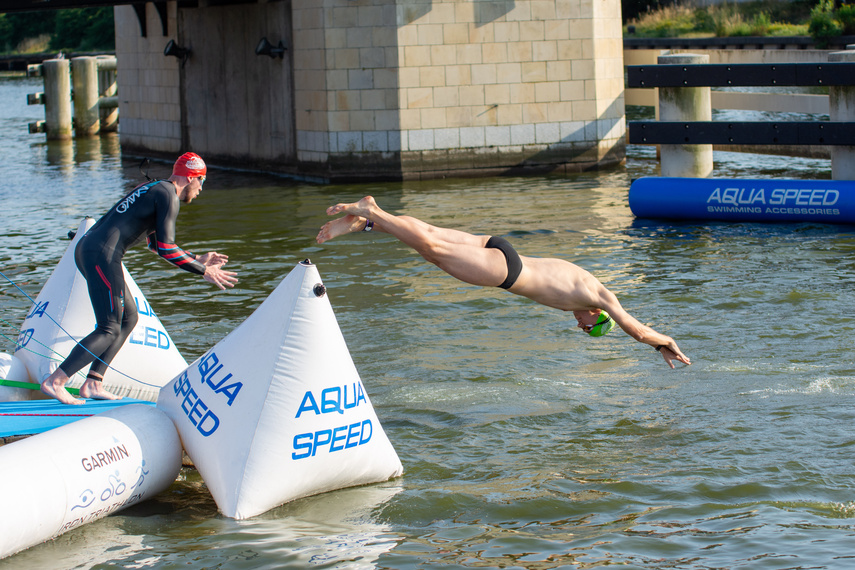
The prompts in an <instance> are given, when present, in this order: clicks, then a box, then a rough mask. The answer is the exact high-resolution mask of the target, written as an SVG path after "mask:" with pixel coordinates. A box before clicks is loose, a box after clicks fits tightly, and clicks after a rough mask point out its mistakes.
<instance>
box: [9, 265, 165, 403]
mask: <svg viewBox="0 0 855 570" xmlns="http://www.w3.org/2000/svg"><path fill="white" fill-rule="evenodd" d="M0 277H2V278H3V279H5V280H6V281H8V282H9V283H11V284H12V286H13V287H15V289H17V290H18V291H20V292H21V294H22V295H24V297H26V298H27V299H29V301H30V303H32V304H33V305H36V301H35V300H34V299H33V298H32V297H30V296H29V295H28V294H27V292H26V291H24V290H23V289H21V288H20V287H19V286H18V284H17V283H15V282H14V281H12V280H11V279H10V278H9V277H7V276H6V275H5V274H4V273H3V272H2V271H0ZM44 314H45V315H47V317H48V318H49V319H50V320H51V321H52V322H53V324H55V325H56V326H57V327H58V328H59V330H61V331H62V332H63V333H65V335H66V336H67V337H68V338H70V339H71V340H73V341H74V342H75V343H76V344H77V345H78V346H80V347H81V348H83V350H85V351H86V352H88V353H89V354H90V355H92V357H93V358H94V359H95V360H97V361H99V362H101V363H103V364H107V363H106V362H104V361H103V360H101V359H100V358H99V357H98V356H97V355H95V354H94V353H92V351H91V350H89V349H88V348H86V347H85V346H83V345H82V344H80V341H78V340H77V339H75V338H74V337H73V336H71V334H70V333H69V332H68V331H67V330H65V329H64V328H62V325H61V324H59V323H58V322H57V321H56V319H54V318H53V317H52V316H51V315H49V314H48V313H47V312H45V313H44ZM15 344H16V346H17V341H15ZM39 344H42V343H39ZM42 346H45V345H42ZM46 348H48V349H49V350H50V348H49V347H46ZM34 354H35V353H34ZM57 355H58V356H62V355H59V353H57ZM40 356H41V355H40ZM45 358H49V357H45ZM107 368H109V369H110V370H112V371H114V372H116V373H118V374H121V375H122V376H124V377H125V378H128V379H129V380H132V381H134V382H138V383H139V384H142V385H144V386H150V387H152V388H159V387H160V386H157V385H155V384H149V383H148V382H143V381H142V380H139V379H137V378H134V377H133V376H131V375H130V374H125V373H124V372H122V371H121V370H119V369H117V368H115V367H114V366H112V365H110V364H107Z"/></svg>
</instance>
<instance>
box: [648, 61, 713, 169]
mask: <svg viewBox="0 0 855 570" xmlns="http://www.w3.org/2000/svg"><path fill="white" fill-rule="evenodd" d="M657 62H658V63H659V64H660V65H667V64H680V65H685V64H698V63H709V62H710V56H709V55H699V54H691V53H683V54H676V55H660V56H659V57H658V58H657ZM659 120H660V121H710V120H712V106H711V104H710V88H709V87H660V88H659ZM712 169H713V151H712V145H710V144H663V145H661V159H660V162H659V170H660V173H661V175H662V176H669V177H688V178H706V177H707V176H709V175H710V174H711V173H712Z"/></svg>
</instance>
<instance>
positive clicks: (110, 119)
mask: <svg viewBox="0 0 855 570" xmlns="http://www.w3.org/2000/svg"><path fill="white" fill-rule="evenodd" d="M98 89H99V91H100V93H99V95H100V99H99V108H100V112H101V131H102V132H105V131H110V132H112V131H116V130H118V128H119V106H118V104H117V102H115V101H113V100H114V99H115V98H116V94H117V93H118V84H117V83H116V57H115V56H98Z"/></svg>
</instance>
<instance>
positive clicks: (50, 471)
mask: <svg viewBox="0 0 855 570" xmlns="http://www.w3.org/2000/svg"><path fill="white" fill-rule="evenodd" d="M180 469H181V443H180V441H179V439H178V433H177V432H176V430H175V426H174V425H173V424H172V422H171V421H170V420H169V418H168V417H166V414H164V413H163V412H161V411H160V410H158V409H157V408H156V407H154V406H153V405H151V404H130V405H126V406H121V407H118V408H116V409H114V410H110V411H108V412H104V413H101V414H98V415H97V416H92V417H90V418H86V419H82V420H79V421H76V422H74V423H71V424H68V425H66V426H62V427H59V428H56V429H52V430H50V431H46V432H44V433H41V434H38V435H34V436H32V437H29V438H27V439H23V440H20V441H16V442H14V443H10V444H7V445H4V446H2V447H0V513H2V516H0V558H4V557H6V556H10V555H12V554H14V553H16V552H19V551H21V550H24V549H25V548H29V547H31V546H34V545H36V544H40V543H42V542H44V541H46V540H50V539H51V538H54V537H56V536H59V535H61V534H63V533H64V532H67V531H69V530H71V529H74V528H77V527H78V526H80V525H83V524H86V523H90V522H92V521H95V520H98V519H100V518H102V517H105V516H107V515H109V514H112V513H115V512H118V511H120V510H122V509H124V508H126V507H129V506H131V505H134V504H136V503H139V502H140V501H143V500H145V499H149V498H151V497H153V496H154V495H156V494H158V493H160V492H161V491H164V490H166V489H167V488H168V487H169V486H170V485H171V484H172V482H173V481H175V478H176V477H177V476H178V472H179V470H180Z"/></svg>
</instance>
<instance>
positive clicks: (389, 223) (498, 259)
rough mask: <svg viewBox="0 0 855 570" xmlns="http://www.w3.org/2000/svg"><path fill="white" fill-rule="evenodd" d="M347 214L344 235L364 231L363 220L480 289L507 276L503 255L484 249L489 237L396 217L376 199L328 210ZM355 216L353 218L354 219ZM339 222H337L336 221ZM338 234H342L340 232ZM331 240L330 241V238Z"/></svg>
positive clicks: (368, 197)
mask: <svg viewBox="0 0 855 570" xmlns="http://www.w3.org/2000/svg"><path fill="white" fill-rule="evenodd" d="M339 213H345V214H347V215H346V216H345V217H344V218H339V220H348V221H346V222H341V226H340V227H339V228H338V229H343V228H350V229H349V231H348V230H347V229H344V231H342V233H349V232H352V231H358V230H361V229H362V227H364V225H365V223H364V222H363V221H362V220H371V221H372V222H374V228H373V229H374V231H380V232H385V233H388V234H391V235H393V236H394V237H396V238H398V239H399V240H400V241H402V242H403V243H405V244H406V245H408V246H410V247H411V248H413V249H414V250H416V252H418V253H419V255H421V256H422V257H423V258H424V259H425V260H426V261H429V262H430V263H433V264H434V265H436V266H437V267H439V268H440V269H442V270H443V271H445V272H446V273H448V274H449V275H451V276H452V277H455V278H457V279H460V280H461V281H465V282H466V283H471V284H473V285H481V286H496V285H498V284H500V283H502V282H503V281H504V279H505V277H506V276H507V267H506V265H505V258H504V255H502V253H501V252H500V251H498V250H496V249H486V248H485V247H484V246H485V245H486V244H487V240H489V239H490V236H476V235H473V234H470V233H466V232H462V231H459V230H452V229H448V228H438V227H436V226H432V225H430V224H428V223H425V222H423V221H421V220H419V219H417V218H413V217H411V216H395V215H393V214H389V213H388V212H386V211H384V210H382V209H381V208H380V207H379V206H378V205H377V203H376V202H375V201H374V198H372V197H371V196H366V197H365V198H362V199H361V200H360V201H358V202H354V203H352V204H336V205H335V206H331V207H330V208H328V209H327V214H328V215H331V216H332V215H335V214H339ZM351 216H352V218H351ZM339 220H334V221H333V222H337V221H339ZM325 228H327V226H324V228H322V229H321V234H319V236H318V238H319V239H318V241H319V243H323V241H326V240H322V239H321V238H322V236H324V235H331V236H332V237H335V236H334V235H333V234H334V233H335V229H336V228H330V229H329V230H327V231H326V232H325ZM337 235H341V233H338V234H337ZM327 239H331V238H327Z"/></svg>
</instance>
